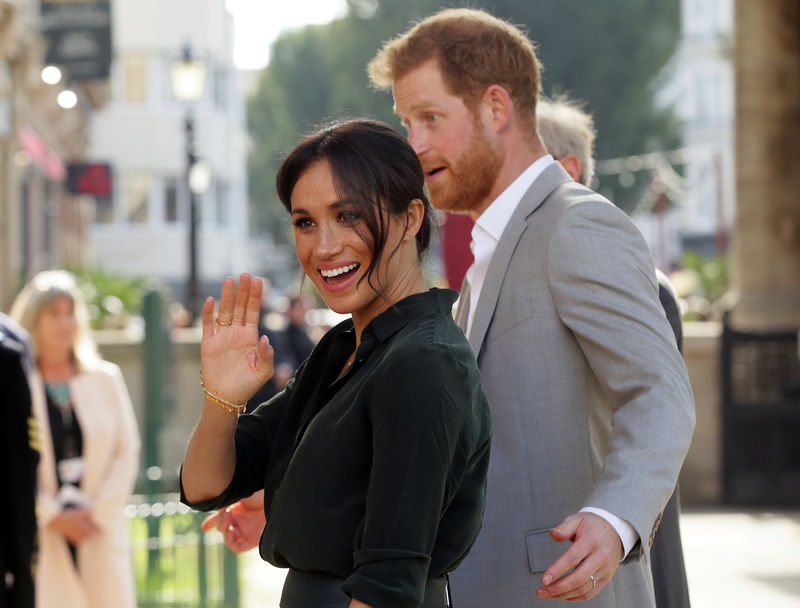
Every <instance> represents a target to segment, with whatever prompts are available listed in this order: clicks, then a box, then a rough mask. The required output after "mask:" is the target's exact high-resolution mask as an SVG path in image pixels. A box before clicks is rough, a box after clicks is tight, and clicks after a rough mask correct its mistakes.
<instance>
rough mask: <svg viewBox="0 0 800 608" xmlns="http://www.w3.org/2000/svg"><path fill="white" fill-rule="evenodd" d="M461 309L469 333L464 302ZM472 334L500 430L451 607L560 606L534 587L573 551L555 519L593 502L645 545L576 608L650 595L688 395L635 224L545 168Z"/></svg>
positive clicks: (509, 231)
mask: <svg viewBox="0 0 800 608" xmlns="http://www.w3.org/2000/svg"><path fill="white" fill-rule="evenodd" d="M462 299H463V300H466V298H462ZM465 303H466V302H462V304H465ZM456 317H457V320H458V321H459V323H460V324H461V326H462V328H463V327H464V326H465V324H464V322H465V311H464V306H463V305H461V306H460V307H459V310H458V311H457V312H456ZM468 338H469V341H470V344H471V345H472V347H473V349H474V351H475V353H476V355H477V358H478V365H479V367H480V370H481V379H482V381H483V387H484V391H485V392H486V396H487V397H488V400H489V404H490V406H491V408H492V417H493V425H494V426H493V428H494V431H493V438H492V456H491V462H490V468H489V481H488V490H487V503H486V512H485V514H484V519H483V530H482V531H481V533H480V535H479V537H478V540H477V542H476V544H475V546H474V547H473V548H472V551H471V552H470V554H469V555H468V556H467V558H466V559H465V561H464V562H463V563H462V564H461V566H460V567H459V568H458V569H457V570H456V571H455V572H454V573H453V575H452V577H451V580H452V593H453V603H454V606H456V607H457V608H472V607H474V608H479V607H480V608H485V607H486V606H498V607H502V608H516V607H519V608H522V607H523V606H524V607H526V608H530V607H531V606H534V607H536V606H555V605H560V604H561V603H560V602H557V601H554V600H540V599H538V598H537V597H536V589H537V588H538V587H539V586H540V585H541V577H542V573H543V571H544V570H545V569H546V568H547V567H548V566H549V565H550V564H552V563H553V562H554V561H555V560H556V559H557V558H558V557H559V556H560V555H561V554H562V553H563V552H564V551H565V550H566V549H567V548H568V547H567V546H566V545H565V544H562V543H556V542H555V541H553V540H552V539H551V538H550V536H549V530H550V528H552V527H554V526H556V525H557V524H559V523H560V522H561V521H562V520H563V519H564V517H566V516H567V515H570V514H573V513H576V512H577V511H578V510H580V509H581V508H582V507H584V506H593V507H597V508H601V509H605V510H607V511H609V512H611V513H613V514H615V515H617V516H619V517H621V518H623V519H625V520H626V521H628V522H629V523H630V524H631V525H632V526H633V527H634V529H635V530H636V532H637V533H638V534H639V537H640V539H641V543H640V544H638V545H637V546H636V547H634V549H633V550H632V551H631V553H630V554H629V556H628V558H627V559H626V560H625V562H624V563H623V564H622V565H621V566H620V568H619V569H618V571H617V574H616V576H615V577H614V579H613V580H612V582H611V583H609V584H608V585H607V586H606V587H605V588H604V589H603V590H602V591H601V592H600V593H599V594H598V595H597V596H596V597H595V598H594V599H592V600H590V601H588V602H584V603H583V604H584V605H586V606H591V607H598V606H602V607H608V608H612V607H613V608H618V607H622V608H647V607H648V606H652V605H653V588H652V581H651V578H650V569H649V563H648V559H649V547H650V542H651V538H652V535H653V534H654V532H655V529H656V528H657V527H658V522H659V518H660V513H661V511H662V509H663V508H664V505H665V504H666V503H667V500H668V499H669V496H670V494H671V493H672V490H673V488H674V487H675V483H676V479H677V475H678V471H679V469H680V466H681V464H682V462H683V459H684V457H685V455H686V451H687V450H688V447H689V442H690V440H691V435H692V431H693V428H694V400H693V397H692V393H691V388H690V386H689V379H688V375H687V372H686V368H685V366H684V363H683V359H682V358H681V356H680V354H679V352H678V349H677V347H676V345H675V338H674V337H673V335H672V331H671V330H670V326H669V324H668V322H667V320H666V317H665V316H664V311H663V309H662V308H661V305H660V304H659V301H658V288H657V285H656V279H655V271H654V268H653V262H652V259H651V257H650V253H649V251H648V248H647V245H646V244H645V242H644V239H643V238H642V236H641V235H640V234H639V232H638V230H637V229H636V228H635V227H634V225H633V224H632V222H631V221H630V220H629V218H628V217H627V216H626V215H625V214H624V213H623V212H622V211H620V210H619V209H618V208H617V207H615V206H614V205H613V204H611V203H610V202H609V201H607V200H606V199H604V198H603V197H602V196H600V195H599V194H597V193H595V192H593V191H591V190H589V189H587V188H585V187H583V186H581V185H580V184H577V183H575V182H573V181H572V180H571V179H570V177H569V175H567V173H566V172H565V171H564V170H563V169H562V168H561V166H560V165H559V164H557V163H556V164H554V165H552V166H550V167H548V168H547V169H545V171H544V172H543V173H542V174H541V175H540V176H539V177H538V178H537V179H536V180H535V182H534V183H533V184H532V186H531V187H530V189H529V190H528V192H527V193H526V194H525V195H524V196H523V198H522V200H521V202H520V204H519V205H518V207H517V209H516V211H515V212H514V214H513V216H512V218H511V220H510V222H509V224H508V226H507V227H506V229H505V231H504V232H503V235H502V237H501V238H500V241H499V243H498V245H497V249H496V250H495V253H494V256H493V257H492V260H491V263H490V266H489V269H488V272H487V276H486V280H485V282H484V284H483V288H482V291H481V293H480V299H479V300H478V303H477V308H476V311H475V317H474V319H473V322H472V328H471V332H470V335H469V336H468Z"/></svg>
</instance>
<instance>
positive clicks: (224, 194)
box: [215, 181, 230, 228]
mask: <svg viewBox="0 0 800 608" xmlns="http://www.w3.org/2000/svg"><path fill="white" fill-rule="evenodd" d="M228 190H229V188H228V185H227V184H224V183H222V182H219V181H218V182H217V184H216V196H215V198H216V202H217V213H216V215H217V225H218V226H220V227H222V228H224V227H226V226H228V225H230V217H229V216H230V208H229V207H230V206H229V204H228Z"/></svg>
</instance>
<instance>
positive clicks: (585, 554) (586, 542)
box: [536, 512, 622, 601]
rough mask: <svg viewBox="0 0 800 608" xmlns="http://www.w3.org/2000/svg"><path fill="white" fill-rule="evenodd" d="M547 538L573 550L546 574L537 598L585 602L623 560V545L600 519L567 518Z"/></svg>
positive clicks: (589, 515)
mask: <svg viewBox="0 0 800 608" xmlns="http://www.w3.org/2000/svg"><path fill="white" fill-rule="evenodd" d="M550 536H551V537H552V538H553V540H555V541H558V542H564V541H566V540H569V541H572V546H571V547H570V548H569V549H567V550H566V551H565V552H564V554H563V555H562V556H561V557H559V558H558V559H557V560H556V561H555V562H554V563H553V565H552V566H550V567H549V568H548V569H547V570H545V573H544V575H543V576H542V583H543V585H542V586H541V587H539V589H537V590H536V595H537V596H538V597H542V598H551V599H557V600H569V601H582V600H588V599H591V598H593V597H594V596H595V595H597V594H598V593H599V592H600V590H601V589H602V588H603V587H605V585H606V584H607V583H608V582H609V581H610V580H611V579H612V578H613V577H614V573H615V572H616V571H617V567H619V563H620V561H621V560H622V541H621V540H620V538H619V535H618V534H617V531H616V530H615V529H614V528H613V526H612V525H611V524H610V523H608V522H607V521H606V520H605V519H603V518H602V517H600V516H599V515H595V514H594V513H586V512H583V513H576V514H575V515H570V516H569V517H567V518H566V519H565V520H564V521H562V522H561V523H560V524H559V525H558V526H557V527H555V528H553V529H552V530H550ZM570 571H571V572H570ZM568 572H569V574H567V573H568Z"/></svg>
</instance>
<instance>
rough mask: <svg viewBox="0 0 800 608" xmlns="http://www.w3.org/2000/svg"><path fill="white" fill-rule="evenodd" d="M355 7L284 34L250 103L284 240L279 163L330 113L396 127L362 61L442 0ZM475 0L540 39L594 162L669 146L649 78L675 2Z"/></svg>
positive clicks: (268, 205)
mask: <svg viewBox="0 0 800 608" xmlns="http://www.w3.org/2000/svg"><path fill="white" fill-rule="evenodd" d="M348 5H349V12H348V15H347V16H346V17H345V18H343V19H339V20H337V21H335V22H333V23H330V24H328V25H324V26H309V27H307V28H305V29H303V30H301V31H298V32H292V33H288V34H284V35H283V36H281V37H280V38H279V39H278V40H277V41H276V42H275V44H274V45H273V48H272V59H271V61H270V64H269V66H267V68H266V69H265V70H264V71H263V73H262V74H261V77H260V80H259V85H258V88H257V90H256V92H255V94H254V95H253V97H252V98H251V99H250V100H249V103H248V117H249V118H248V119H249V127H250V132H251V135H252V137H253V141H254V148H253V151H252V154H251V158H250V183H251V201H252V203H253V211H254V215H255V217H256V221H255V222H254V227H255V229H256V230H265V229H266V230H270V231H271V232H272V233H273V234H274V235H275V237H276V238H277V239H278V240H279V241H281V242H288V238H289V237H288V235H289V222H288V218H287V216H286V214H285V212H284V211H283V209H281V208H280V205H279V204H278V202H277V197H276V195H275V192H274V190H275V188H274V180H275V171H276V169H277V167H278V165H279V164H280V159H281V158H282V156H283V155H284V154H285V153H286V151H287V150H288V149H290V148H291V147H292V146H293V145H294V143H295V142H296V141H297V139H298V138H299V137H300V136H301V135H302V134H303V133H305V132H307V131H308V130H310V129H311V128H312V127H313V126H314V125H316V124H319V123H320V122H321V121H323V120H324V119H329V118H343V117H353V116H370V117H373V118H379V119H383V120H386V121H388V122H391V123H395V124H397V119H396V117H394V116H393V114H392V101H391V96H390V95H388V94H386V93H380V92H377V91H374V90H372V89H371V88H370V87H369V83H368V80H367V76H366V72H365V66H366V64H367V62H368V61H369V60H370V59H371V58H372V57H373V56H374V54H375V52H376V50H377V49H378V48H379V47H380V46H381V44H382V43H383V41H385V40H387V39H390V38H392V37H394V36H395V35H397V34H398V33H399V32H402V31H404V30H406V29H407V28H408V27H409V25H410V24H412V23H413V22H415V21H417V20H419V19H421V18H423V17H425V16H426V15H429V14H431V13H432V12H434V11H436V10H437V9H439V8H443V7H447V6H457V5H460V4H458V3H453V2H441V1H437V0H404V1H403V2H397V1H391V0H348ZM469 5H470V6H472V7H476V8H485V9H486V10H488V11H489V12H491V13H493V14H495V15H497V16H499V17H502V18H504V19H507V20H509V21H511V22H513V23H515V24H517V25H520V26H521V27H523V28H524V29H525V30H527V31H528V33H529V34H530V37H531V38H532V39H533V40H535V41H536V42H537V45H538V52H539V55H540V58H541V60H542V62H543V64H544V66H545V72H544V80H543V90H544V92H545V93H546V94H548V95H552V94H556V93H567V94H569V95H571V96H573V97H577V98H579V99H582V100H584V101H585V102H586V103H587V106H586V107H587V109H588V110H589V111H590V112H592V113H593V114H594V116H595V121H596V125H597V130H598V134H599V137H598V145H597V155H598V158H601V159H602V158H612V157H617V156H627V155H632V154H641V153H644V152H648V151H653V150H658V149H671V148H673V147H675V146H676V144H677V142H678V136H677V129H676V123H675V121H674V119H673V118H672V117H671V114H670V113H669V112H665V111H659V110H657V109H655V108H654V105H653V88H652V82H653V79H654V78H655V76H656V75H657V73H658V72H659V70H660V69H661V68H662V67H663V66H664V65H665V64H666V62H667V61H668V60H669V58H670V56H671V54H672V52H673V50H674V47H675V43H676V41H677V36H678V29H679V28H678V22H679V18H678V16H679V13H678V11H679V3H678V0H667V1H663V0H604V1H603V2H598V1H597V0H495V1H494V2H491V1H485V0H484V1H475V2H470V3H469ZM642 185H643V184H637V186H638V188H637V187H634V188H627V189H624V188H622V187H621V186H620V185H619V181H618V180H617V179H616V177H615V176H610V177H609V178H607V179H602V180H601V183H600V189H601V190H602V191H604V192H606V193H608V194H609V195H610V196H611V197H612V199H613V200H614V201H615V202H616V203H617V204H619V205H620V206H621V207H622V208H624V209H626V210H629V211H630V210H631V209H632V207H633V206H634V205H635V203H636V201H637V200H638V198H639V196H640V191H639V189H640V188H641V187H642Z"/></svg>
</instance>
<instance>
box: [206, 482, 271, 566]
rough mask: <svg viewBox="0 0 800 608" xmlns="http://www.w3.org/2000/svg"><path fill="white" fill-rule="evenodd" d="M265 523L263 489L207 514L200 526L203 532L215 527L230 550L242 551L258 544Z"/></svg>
mask: <svg viewBox="0 0 800 608" xmlns="http://www.w3.org/2000/svg"><path fill="white" fill-rule="evenodd" d="M266 523H267V519H266V516H265V515H264V490H261V491H259V492H256V493H255V494H253V495H252V496H249V497H247V498H243V499H242V500H240V501H238V502H235V503H233V504H232V505H231V506H229V507H226V508H225V509H222V510H221V511H217V512H216V513H213V514H212V515H209V516H208V517H206V518H205V520H203V524H202V528H203V531H204V532H208V531H209V530H211V529H213V528H216V529H217V530H219V531H220V532H222V536H223V538H224V539H225V544H226V545H228V547H230V548H231V550H233V551H234V552H236V553H242V552H244V551H249V550H250V549H252V548H254V547H257V546H258V541H259V540H260V539H261V532H263V530H264V526H265V525H266Z"/></svg>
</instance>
